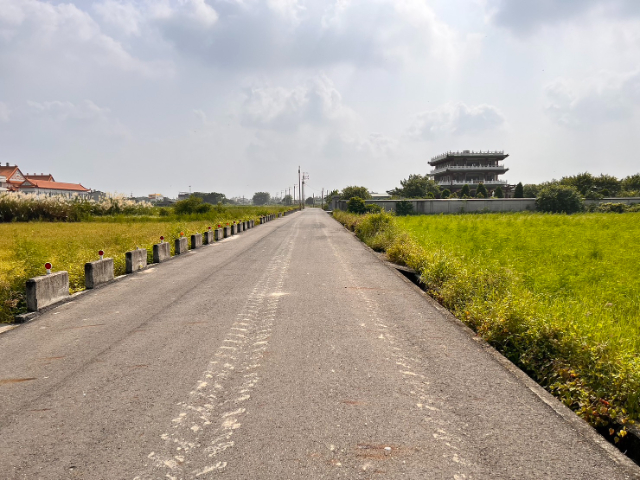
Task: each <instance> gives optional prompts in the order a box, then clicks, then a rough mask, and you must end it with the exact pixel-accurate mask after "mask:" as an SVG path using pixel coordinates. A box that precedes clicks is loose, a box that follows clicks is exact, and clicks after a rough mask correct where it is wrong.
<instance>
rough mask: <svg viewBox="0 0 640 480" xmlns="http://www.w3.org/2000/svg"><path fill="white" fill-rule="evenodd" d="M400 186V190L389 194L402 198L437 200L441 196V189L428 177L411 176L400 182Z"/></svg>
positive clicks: (396, 189) (390, 191) (394, 190)
mask: <svg viewBox="0 0 640 480" xmlns="http://www.w3.org/2000/svg"><path fill="white" fill-rule="evenodd" d="M400 185H401V187H400V188H394V189H393V190H389V191H388V192H387V193H388V194H389V195H391V196H394V197H401V198H435V197H436V196H439V194H440V187H439V186H438V184H437V183H436V182H434V181H433V180H431V179H430V178H429V176H428V175H415V174H411V175H409V178H407V179H404V180H400ZM430 194H431V196H429V195H430Z"/></svg>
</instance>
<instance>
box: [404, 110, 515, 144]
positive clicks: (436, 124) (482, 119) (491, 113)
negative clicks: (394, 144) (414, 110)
mask: <svg viewBox="0 0 640 480" xmlns="http://www.w3.org/2000/svg"><path fill="white" fill-rule="evenodd" d="M504 124H505V117H504V115H503V114H502V112H500V110H498V108H496V107H494V106H493V105H486V104H481V105H475V106H467V105H466V104H464V103H455V104H451V103H450V104H446V105H443V106H441V107H439V108H437V109H435V110H429V111H426V112H421V113H418V114H416V115H415V116H414V119H413V122H412V123H411V126H410V127H409V131H408V136H409V137H410V138H413V139H422V140H428V139H433V138H435V137H436V136H438V135H465V134H474V133H479V132H483V131H486V130H493V129H496V128H500V127H502V126H503V125H504Z"/></svg>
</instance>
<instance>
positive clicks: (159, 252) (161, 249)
mask: <svg viewBox="0 0 640 480" xmlns="http://www.w3.org/2000/svg"><path fill="white" fill-rule="evenodd" d="M170 258H171V247H170V246H169V242H162V243H156V244H155V245H154V246H153V263H162V262H165V261H167V260H169V259H170Z"/></svg>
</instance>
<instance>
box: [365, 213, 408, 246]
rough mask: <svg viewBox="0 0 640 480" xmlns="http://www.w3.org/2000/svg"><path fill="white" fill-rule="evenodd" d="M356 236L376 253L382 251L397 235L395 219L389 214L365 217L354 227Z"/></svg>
mask: <svg viewBox="0 0 640 480" xmlns="http://www.w3.org/2000/svg"><path fill="white" fill-rule="evenodd" d="M355 232H356V235H357V236H358V238H359V239H360V240H362V241H363V242H365V243H366V244H367V245H369V246H370V247H371V248H373V249H374V250H376V251H384V250H386V249H387V248H389V246H390V245H391V244H392V243H393V241H394V239H395V237H396V236H397V234H398V227H397V225H396V222H395V218H394V216H393V215H391V214H390V213H386V212H381V213H376V214H373V215H367V216H365V217H364V218H363V220H362V221H361V222H360V223H358V225H357V226H356V227H355Z"/></svg>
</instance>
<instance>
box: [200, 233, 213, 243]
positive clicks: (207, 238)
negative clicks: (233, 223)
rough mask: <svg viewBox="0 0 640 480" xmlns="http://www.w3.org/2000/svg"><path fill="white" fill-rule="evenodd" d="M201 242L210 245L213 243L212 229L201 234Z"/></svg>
mask: <svg viewBox="0 0 640 480" xmlns="http://www.w3.org/2000/svg"><path fill="white" fill-rule="evenodd" d="M202 243H203V244H204V245H211V244H212V243H213V230H207V231H206V232H204V233H203V234H202Z"/></svg>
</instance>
